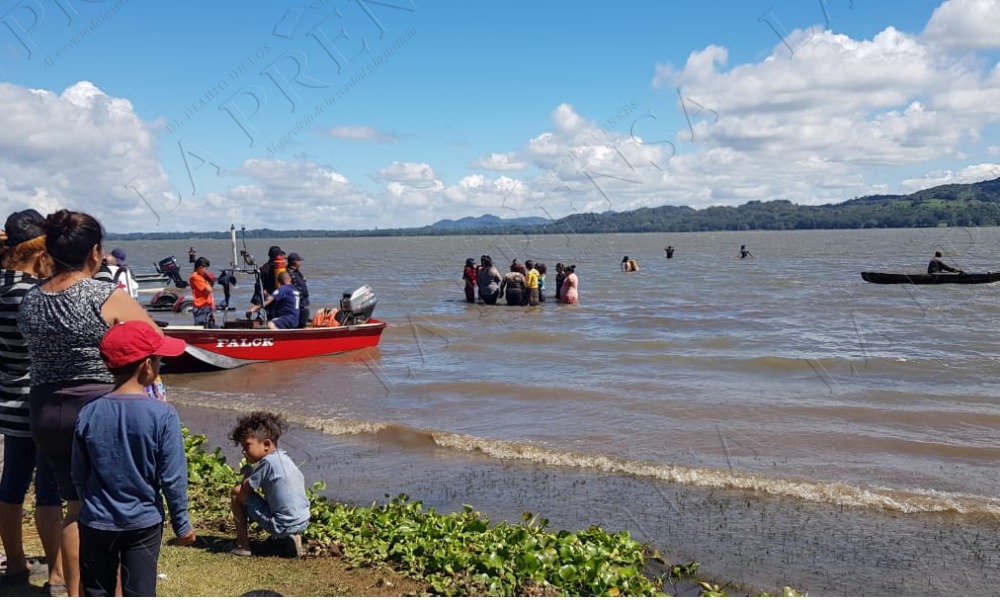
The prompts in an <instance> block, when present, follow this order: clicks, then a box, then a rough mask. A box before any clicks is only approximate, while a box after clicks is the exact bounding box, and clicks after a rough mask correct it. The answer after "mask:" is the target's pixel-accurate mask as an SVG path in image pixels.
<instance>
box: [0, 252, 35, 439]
mask: <svg viewBox="0 0 1000 600" xmlns="http://www.w3.org/2000/svg"><path fill="white" fill-rule="evenodd" d="M37 282H38V280H37V279H35V278H34V277H32V276H31V275H28V274H27V273H23V272H21V271H12V270H10V269H4V270H3V271H0V433H2V434H4V435H10V436H14V437H30V436H31V432H30V431H29V430H28V392H29V391H30V389H31V378H30V377H29V374H28V369H29V366H30V365H31V357H30V356H29V355H28V346H27V344H26V343H25V341H24V337H23V336H22V335H21V331H20V330H19V329H18V328H17V312H18V310H19V309H20V308H21V300H23V299H24V295H25V294H27V293H28V290H30V289H31V288H32V287H34V286H35V284H36V283H37Z"/></svg>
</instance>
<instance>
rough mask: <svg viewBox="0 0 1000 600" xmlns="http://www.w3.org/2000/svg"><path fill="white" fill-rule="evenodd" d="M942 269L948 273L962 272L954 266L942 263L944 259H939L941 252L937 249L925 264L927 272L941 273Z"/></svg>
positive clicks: (929, 273) (931, 273) (930, 273)
mask: <svg viewBox="0 0 1000 600" xmlns="http://www.w3.org/2000/svg"><path fill="white" fill-rule="evenodd" d="M942 271H947V272H949V273H958V274H960V275H961V274H962V273H963V271H960V270H958V269H956V268H954V267H949V266H948V265H946V264H944V261H943V260H941V252H940V251H938V252H935V253H934V258H932V259H931V262H930V263H928V264H927V274H928V275H933V274H935V273H941V272H942Z"/></svg>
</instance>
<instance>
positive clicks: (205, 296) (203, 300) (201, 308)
mask: <svg viewBox="0 0 1000 600" xmlns="http://www.w3.org/2000/svg"><path fill="white" fill-rule="evenodd" d="M209 265H210V263H209V261H208V259H207V258H205V257H204V256H199V257H198V260H196V261H194V273H191V277H190V278H188V285H190V286H191V297H192V300H193V301H194V311H193V312H192V314H193V315H194V324H195V325H204V326H206V327H207V326H209V325H211V324H212V323H213V322H214V321H215V295H214V294H213V293H212V283H213V280H212V278H211V275H210V274H209V273H208V267H209Z"/></svg>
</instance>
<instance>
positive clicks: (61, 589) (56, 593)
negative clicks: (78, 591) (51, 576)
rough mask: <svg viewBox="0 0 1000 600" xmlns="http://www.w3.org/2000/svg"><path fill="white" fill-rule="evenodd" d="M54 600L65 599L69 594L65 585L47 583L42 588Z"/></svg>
mask: <svg viewBox="0 0 1000 600" xmlns="http://www.w3.org/2000/svg"><path fill="white" fill-rule="evenodd" d="M42 587H43V588H44V589H45V590H46V591H47V592H48V593H49V596H51V597H53V598H65V597H66V596H68V595H69V594H68V593H67V592H66V584H65V583H46V584H45V585H44V586H42Z"/></svg>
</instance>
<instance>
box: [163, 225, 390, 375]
mask: <svg viewBox="0 0 1000 600" xmlns="http://www.w3.org/2000/svg"><path fill="white" fill-rule="evenodd" d="M230 236H231V238H232V246H233V260H232V262H231V263H230V266H231V267H233V268H234V269H235V270H236V271H239V272H242V273H247V274H250V275H252V276H253V278H254V280H255V286H256V289H257V292H258V293H259V294H260V296H261V297H263V296H264V294H263V285H262V283H261V279H260V270H259V269H258V268H257V266H256V264H255V263H254V261H253V256H251V255H250V254H249V253H248V252H247V251H246V242H245V240H244V250H243V252H242V253H241V256H242V257H243V263H242V265H240V263H239V259H238V258H237V255H236V228H235V227H230ZM376 302H377V298H376V297H375V292H374V290H372V289H371V287H369V286H367V285H363V286H361V287H359V288H356V289H353V290H348V291H347V292H345V293H344V295H343V297H342V298H341V300H340V307H339V309H340V310H339V312H337V317H336V320H335V321H333V322H334V323H340V324H341V325H340V326H337V327H306V328H304V329H269V328H267V327H266V326H265V324H264V319H266V318H267V317H266V315H265V314H263V311H261V312H260V313H259V314H260V320H253V321H252V320H250V319H249V318H247V319H234V320H228V319H227V318H226V317H227V316H228V315H226V313H225V312H223V313H222V314H223V317H222V319H223V320H222V323H221V325H220V326H219V327H217V328H216V327H213V328H207V327H203V326H201V325H196V326H167V327H164V328H163V333H164V334H166V335H169V336H172V337H176V338H180V339H182V340H184V341H185V342H186V343H187V348H186V349H185V351H184V354H181V355H180V356H177V357H164V358H163V367H164V368H163V372H164V373H188V372H193V371H207V370H215V369H232V368H235V367H242V366H243V365H248V364H251V363H257V362H269V361H275V360H293V359H296V358H307V357H312V356H325V355H328V354H339V353H341V352H349V351H351V350H359V349H361V348H370V347H373V346H377V345H378V342H379V339H381V337H382V331H383V330H384V329H385V327H386V324H385V323H384V322H382V321H379V320H377V319H372V318H371V315H372V311H374V310H375V304H376ZM247 316H249V315H247Z"/></svg>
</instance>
